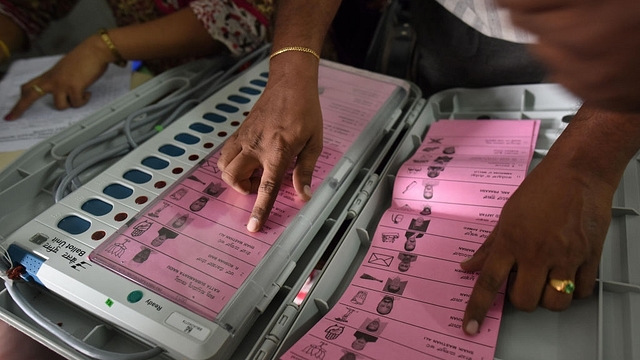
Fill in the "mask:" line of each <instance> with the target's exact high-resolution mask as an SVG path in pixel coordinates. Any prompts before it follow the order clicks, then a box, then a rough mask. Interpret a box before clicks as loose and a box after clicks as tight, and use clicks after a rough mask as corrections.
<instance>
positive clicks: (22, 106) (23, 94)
mask: <svg viewBox="0 0 640 360" xmlns="http://www.w3.org/2000/svg"><path fill="white" fill-rule="evenodd" d="M43 90H44V89H43ZM44 91H45V92H46V90H44ZM41 96H42V95H41V94H39V93H38V92H37V91H36V89H35V88H34V87H33V84H29V83H27V84H24V85H22V87H21V90H20V100H18V102H17V103H16V104H15V105H14V106H13V108H12V109H11V111H9V113H8V114H7V115H6V116H5V119H6V120H14V119H17V118H19V117H20V116H22V114H24V112H25V111H27V109H28V108H29V107H30V106H31V105H32V104H33V103H34V102H36V100H38V99H40V97H41Z"/></svg>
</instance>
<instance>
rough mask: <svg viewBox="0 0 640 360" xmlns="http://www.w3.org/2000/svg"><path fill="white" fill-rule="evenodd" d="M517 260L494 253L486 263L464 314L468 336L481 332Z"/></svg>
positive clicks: (464, 324)
mask: <svg viewBox="0 0 640 360" xmlns="http://www.w3.org/2000/svg"><path fill="white" fill-rule="evenodd" d="M514 263H515V260H514V259H513V257H511V256H510V255H507V254H501V253H497V252H492V253H491V254H490V255H489V256H488V257H487V260H486V261H485V263H484V266H483V267H482V270H481V271H480V276H478V280H476V283H475V285H474V286H473V290H472V291H471V296H470V297H469V302H468V303H467V307H466V309H465V312H464V318H463V320H462V328H463V329H464V332H465V333H467V334H468V335H475V334H477V333H478V332H479V331H480V326H481V325H482V322H483V321H484V318H485V316H486V315H487V312H488V311H489V309H490V308H491V306H493V301H494V299H495V298H496V295H497V294H498V292H499V291H500V289H501V288H502V286H503V285H504V283H505V282H506V281H507V278H508V277H509V273H510V272H511V268H512V267H513V264H514Z"/></svg>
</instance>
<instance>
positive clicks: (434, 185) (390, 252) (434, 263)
mask: <svg viewBox="0 0 640 360" xmlns="http://www.w3.org/2000/svg"><path fill="white" fill-rule="evenodd" d="M539 126H540V121H539V120H517V121H511V120H495V121H491V120H482V121H475V120H452V121H438V122H436V123H434V124H433V125H432V126H431V128H430V130H429V132H428V134H427V135H426V137H425V140H424V141H423V143H422V145H421V146H420V147H419V148H418V150H417V151H416V153H415V154H414V155H413V156H412V157H411V158H410V159H409V160H407V161H406V162H405V163H404V164H403V166H402V167H401V168H400V170H399V171H398V174H397V178H396V181H395V184H394V190H393V200H392V205H391V207H390V208H389V209H388V210H387V211H386V212H385V213H384V214H383V215H382V219H381V220H380V223H379V224H378V228H377V231H376V232H375V234H374V237H373V239H372V244H371V247H370V249H369V250H368V252H367V254H366V255H365V257H364V261H363V262H362V264H361V265H360V267H359V269H358V270H357V271H356V273H355V274H356V275H355V277H354V278H353V280H352V281H351V283H350V285H349V287H348V288H347V290H346V291H345V293H344V294H343V296H342V297H341V298H340V299H339V300H338V302H337V304H336V305H335V306H334V307H333V308H332V309H331V310H330V311H329V312H328V313H327V314H326V315H325V316H324V317H323V318H322V319H321V320H320V321H318V323H317V324H316V325H315V326H314V327H313V328H312V329H311V330H310V331H309V332H308V333H307V334H306V335H304V336H303V337H302V338H301V339H300V340H299V341H298V342H296V343H295V344H294V345H293V346H292V347H291V348H290V349H289V350H288V351H287V352H286V353H285V354H284V355H283V356H282V359H295V360H300V359H308V360H315V359H426V358H434V359H492V358H493V356H494V352H495V346H496V343H497V336H498V330H499V325H500V320H501V317H502V306H503V302H504V288H503V289H502V290H501V291H500V292H499V294H498V295H497V297H496V299H495V302H494V304H493V306H492V307H491V309H490V310H489V312H488V314H487V317H486V319H485V320H484V322H483V324H482V328H481V329H480V333H479V334H478V335H476V336H474V337H470V336H467V335H465V334H464V332H463V331H462V317H463V314H464V309H465V306H466V304H467V301H468V299H469V296H470V294H471V290H472V288H473V284H474V283H475V280H476V279H477V276H478V274H477V273H474V272H464V271H462V270H461V269H460V266H459V262H460V261H461V260H464V259H466V258H468V257H470V256H471V255H472V254H473V253H474V251H475V250H476V249H477V248H478V247H479V246H480V245H481V244H482V242H483V241H484V240H485V239H486V238H487V236H488V235H489V234H490V232H491V230H492V229H493V227H494V226H495V224H496V223H497V221H498V218H499V215H500V211H501V208H502V206H503V205H504V203H505V202H506V201H507V200H508V198H509V197H510V196H511V194H512V193H513V192H514V191H515V189H516V188H517V186H518V185H519V184H520V182H521V181H522V179H524V177H525V175H526V173H527V169H528V167H529V164H530V161H531V157H532V154H533V150H534V146H535V139H536V138H537V135H538V131H539Z"/></svg>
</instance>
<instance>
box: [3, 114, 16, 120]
mask: <svg viewBox="0 0 640 360" xmlns="http://www.w3.org/2000/svg"><path fill="white" fill-rule="evenodd" d="M4 119H5V120H7V121H11V120H13V119H14V117H13V115H11V114H7V115H6V116H5V117H4Z"/></svg>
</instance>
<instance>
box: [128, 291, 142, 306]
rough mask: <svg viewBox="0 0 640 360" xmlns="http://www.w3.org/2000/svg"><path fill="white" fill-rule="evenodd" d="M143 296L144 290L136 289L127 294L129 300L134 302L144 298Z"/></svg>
mask: <svg viewBox="0 0 640 360" xmlns="http://www.w3.org/2000/svg"><path fill="white" fill-rule="evenodd" d="M142 296H143V294H142V291H140V290H134V291H132V292H130V293H129V295H127V301H128V302H130V303H132V304H135V303H137V302H138V301H140V300H142Z"/></svg>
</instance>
